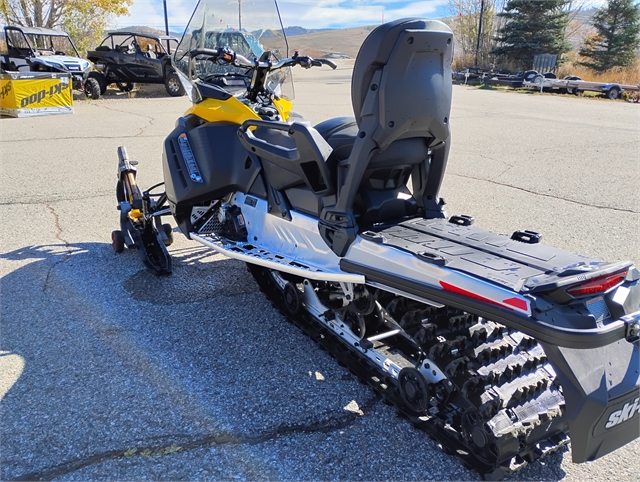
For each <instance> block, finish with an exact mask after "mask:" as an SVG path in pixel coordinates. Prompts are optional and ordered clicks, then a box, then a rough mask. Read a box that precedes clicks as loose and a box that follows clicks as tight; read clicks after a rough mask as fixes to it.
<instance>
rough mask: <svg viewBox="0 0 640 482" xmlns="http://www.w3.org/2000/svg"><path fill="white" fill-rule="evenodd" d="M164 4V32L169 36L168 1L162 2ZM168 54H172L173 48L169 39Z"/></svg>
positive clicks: (163, 0)
mask: <svg viewBox="0 0 640 482" xmlns="http://www.w3.org/2000/svg"><path fill="white" fill-rule="evenodd" d="M162 3H163V4H164V31H165V32H166V34H167V37H168V36H169V17H168V15H167V0H162ZM167 53H169V54H171V46H170V45H169V39H167Z"/></svg>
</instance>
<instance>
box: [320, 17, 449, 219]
mask: <svg viewBox="0 0 640 482" xmlns="http://www.w3.org/2000/svg"><path fill="white" fill-rule="evenodd" d="M451 43H452V34H451V32H450V30H449V29H448V27H446V26H445V25H444V24H442V23H441V22H437V21H429V20H424V19H402V20H397V21H395V22H391V23H388V24H384V25H381V26H380V27H377V28H376V29H375V30H374V31H373V32H372V33H371V34H370V35H369V36H368V37H367V39H366V40H365V42H364V43H363V45H362V47H361V49H360V52H359V53H358V57H357V59H356V63H355V65H354V69H353V75H352V80H351V101H352V105H353V110H354V114H355V118H345V117H343V118H337V119H331V120H329V121H325V122H323V123H321V124H318V125H317V126H316V129H317V130H318V131H319V132H320V133H321V135H322V136H323V137H324V138H325V139H326V140H327V142H328V143H329V145H330V146H331V147H332V148H333V150H334V153H333V154H332V157H335V158H337V160H338V162H340V161H346V163H348V164H349V170H354V167H356V166H357V167H358V168H359V169H355V170H357V171H362V174H361V178H360V180H359V183H358V186H357V187H358V193H359V194H358V197H359V198H362V197H363V196H362V195H363V194H364V193H363V192H362V190H363V189H374V190H376V191H384V190H386V191H388V193H387V199H384V198H383V197H381V196H380V194H377V195H376V196H375V198H376V202H375V204H377V205H376V206H370V210H371V211H375V212H376V213H377V214H376V215H374V216H371V215H368V216H364V217H363V216H360V219H361V221H359V224H361V225H362V224H363V222H362V221H363V220H365V219H366V222H367V223H368V222H378V221H382V220H383V219H381V217H380V216H382V213H384V217H385V218H388V217H403V216H407V215H413V214H415V212H416V211H417V204H415V203H414V204H411V203H407V202H406V200H405V199H404V198H405V196H404V192H403V195H402V196H400V198H401V199H399V196H398V191H397V189H398V188H400V187H401V186H400V184H403V181H406V180H407V179H408V177H409V175H410V174H411V170H412V169H413V166H415V165H419V164H421V163H422V162H424V161H425V160H426V159H427V158H428V156H429V148H430V147H431V146H434V145H436V144H438V143H440V142H442V141H445V140H447V139H448V137H449V127H448V116H449V109H450V100H451V89H450V86H449V89H448V90H447V85H446V80H445V79H444V76H445V73H444V70H445V65H444V64H445V63H446V62H449V61H450V58H444V57H449V55H450V52H451V48H450V47H451ZM443 53H448V54H449V55H442V54H443ZM374 77H375V78H376V80H374ZM372 92H373V93H375V94H376V95H373V96H371V95H370V97H371V100H370V101H369V104H367V95H369V94H370V93H372ZM376 104H377V105H376ZM367 131H369V132H367ZM362 133H364V134H365V137H364V138H361V139H364V140H361V141H360V142H359V143H360V144H361V145H362V147H363V148H362V149H361V150H360V151H359V152H358V153H356V154H353V153H352V151H353V147H354V145H356V143H357V142H358V136H359V135H362ZM366 134H369V135H370V137H371V139H370V141H369V142H367V140H368V139H369V136H366ZM347 159H348V160H347ZM348 190H349V189H348ZM351 196H353V193H351ZM364 197H365V198H368V199H369V201H365V202H364V203H363V200H362V199H356V198H355V197H354V198H353V199H354V202H355V204H356V205H357V206H356V208H357V209H356V211H358V213H357V214H359V215H361V214H362V211H363V210H364V211H366V210H367V207H366V204H367V203H368V202H373V201H371V199H373V198H372V197H371V196H367V195H366V194H365V195H364ZM354 202H350V203H347V204H348V206H345V207H354ZM383 205H384V207H383ZM394 206H395V207H394ZM369 214H371V213H369Z"/></svg>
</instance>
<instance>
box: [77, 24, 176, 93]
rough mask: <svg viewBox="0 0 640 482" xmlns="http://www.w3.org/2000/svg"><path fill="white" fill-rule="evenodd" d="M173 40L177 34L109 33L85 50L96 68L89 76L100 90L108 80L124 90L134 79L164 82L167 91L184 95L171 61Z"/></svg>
mask: <svg viewBox="0 0 640 482" xmlns="http://www.w3.org/2000/svg"><path fill="white" fill-rule="evenodd" d="M177 44H178V39H177V38H175V37H169V36H164V35H152V34H142V33H135V32H113V33H110V34H109V35H108V36H107V37H106V38H105V39H104V40H103V41H102V43H101V44H100V45H99V46H98V47H96V49H95V50H91V51H89V52H88V53H87V57H88V58H89V60H91V61H92V62H93V63H94V65H95V67H96V70H97V71H96V72H91V75H90V76H91V77H92V78H94V79H96V80H97V81H98V83H99V84H100V91H101V92H102V93H103V94H104V92H105V91H106V89H107V86H108V85H110V84H116V85H117V86H118V88H119V89H120V90H121V91H123V92H128V91H130V90H132V89H133V86H134V83H144V84H164V85H165V88H166V89H167V93H168V94H169V95H171V96H181V95H184V88H183V87H182V84H181V83H180V80H179V78H178V76H177V74H176V72H175V69H174V68H173V67H172V65H171V53H172V51H173V49H174V48H175V47H176V45H177Z"/></svg>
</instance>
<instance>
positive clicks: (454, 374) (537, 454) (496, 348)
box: [247, 264, 568, 480]
mask: <svg viewBox="0 0 640 482" xmlns="http://www.w3.org/2000/svg"><path fill="white" fill-rule="evenodd" d="M247 266H248V268H249V272H250V273H251V274H252V275H253V277H254V279H255V280H256V282H257V283H258V285H259V287H260V289H261V291H262V292H263V293H264V294H265V296H266V297H267V298H268V299H269V301H270V302H271V303H272V305H273V306H274V307H275V308H276V309H277V310H278V311H279V312H280V313H281V314H282V315H283V316H284V317H285V318H286V319H287V320H288V321H290V322H291V323H293V324H295V325H296V326H298V328H300V329H301V331H302V332H303V333H305V334H306V335H308V336H309V337H310V338H311V339H313V340H314V341H315V342H316V343H317V344H318V345H319V346H320V348H322V349H324V350H326V351H327V352H328V353H329V354H330V355H331V356H332V357H334V358H336V360H337V361H338V363H339V364H341V365H344V366H345V367H347V368H348V369H349V371H351V372H352V373H353V374H354V375H356V376H357V377H358V378H359V379H360V380H361V381H362V382H363V383H365V384H367V385H369V386H371V387H372V388H373V389H374V390H375V391H376V392H377V393H379V394H380V395H381V396H382V397H383V400H384V402H385V403H387V404H388V405H392V406H394V407H395V408H396V411H397V413H398V415H399V416H402V417H404V418H406V419H407V420H409V422H410V423H411V424H412V426H414V427H416V428H419V429H421V430H423V431H424V432H426V433H427V434H428V435H430V436H431V437H432V438H434V439H435V440H436V441H437V442H438V443H439V444H440V446H441V448H442V450H443V451H444V452H445V453H446V454H448V455H455V456H456V457H458V458H459V459H460V461H461V462H462V463H463V465H465V466H466V467H468V468H470V469H472V470H475V471H477V472H478V473H480V474H481V475H482V476H483V477H484V478H485V480H500V479H502V478H503V477H504V476H506V475H508V474H511V473H514V472H516V471H517V470H519V469H521V468H522V467H524V466H525V465H527V464H528V463H531V462H534V461H535V460H537V459H539V458H541V457H544V456H546V455H548V454H549V453H552V452H554V451H556V450H557V449H559V448H560V447H562V446H564V445H566V444H567V443H568V437H567V435H566V434H565V432H564V431H565V430H566V422H565V421H564V419H563V417H562V416H561V415H562V411H563V410H562V408H563V407H562V405H563V399H562V397H561V394H560V393H559V391H558V390H557V387H555V386H554V380H553V379H554V377H553V376H552V375H549V374H548V373H547V372H546V371H545V367H546V366H548V364H546V363H545V361H546V357H544V352H543V351H542V348H541V347H540V346H539V345H538V343H537V342H536V341H535V340H534V339H533V338H530V337H528V336H526V335H523V334H521V333H518V332H511V331H508V330H507V329H506V328H505V327H504V326H502V325H499V324H497V323H493V322H486V323H485V324H484V325H482V327H481V328H480V327H479V326H480V325H477V319H475V318H474V317H473V315H470V314H467V313H464V314H462V315H457V316H447V317H442V316H441V317H440V319H439V321H437V322H436V323H427V324H425V323H423V320H424V318H425V317H429V315H433V313H426V312H427V311H428V312H431V311H432V310H436V309H433V308H430V307H427V308H426V310H411V309H409V310H404V311H405V313H404V315H403V317H402V319H401V320H400V324H401V325H402V326H403V327H404V328H405V331H406V332H407V333H410V334H411V335H412V336H414V338H418V339H420V338H421V337H422V340H423V341H424V342H425V345H423V346H427V347H430V348H429V350H428V353H429V358H431V359H432V360H434V361H435V362H436V363H437V364H438V366H439V367H440V368H441V369H442V370H443V371H444V372H445V373H447V376H449V379H450V380H451V382H453V384H454V386H455V390H454V391H453V393H454V395H453V396H457V397H458V399H462V398H464V400H463V401H462V403H461V404H465V403H466V404H467V407H463V408H462V411H465V410H468V409H471V411H474V412H476V415H478V417H477V419H478V423H479V424H480V425H482V424H484V422H486V421H490V424H489V425H491V426H492V428H493V431H494V433H496V432H497V433H500V434H502V436H503V437H505V440H506V439H509V438H510V439H511V444H512V445H513V444H514V443H515V444H516V447H517V448H516V449H515V453H516V454H517V455H515V456H509V457H508V459H507V460H504V459H505V458H504V457H502V459H501V461H500V462H499V461H498V459H496V457H495V456H494V454H493V453H491V452H490V451H488V450H487V448H488V447H487V448H484V449H479V448H478V446H474V445H473V444H470V443H469V442H468V440H473V438H472V437H470V436H468V434H467V436H466V437H465V434H464V433H463V430H462V427H461V421H462V420H463V419H465V420H467V418H465V416H464V414H463V413H462V412H461V410H460V408H459V407H456V405H455V404H452V403H448V404H446V407H453V409H451V408H449V409H443V406H442V404H440V409H439V410H438V409H436V408H435V407H432V410H433V412H437V413H436V415H435V416H431V417H426V416H418V415H416V414H415V413H414V412H412V411H410V410H408V409H407V408H406V407H405V405H404V403H403V401H402V398H401V397H400V394H399V392H398V389H397V386H396V380H395V379H394V378H392V377H389V376H388V374H386V373H384V372H382V371H381V370H380V369H379V367H378V366H376V365H375V364H373V363H372V362H370V361H369V360H368V359H367V358H366V357H363V356H361V355H360V354H359V352H357V351H356V350H354V349H353V348H351V347H350V346H349V345H348V344H347V343H346V342H345V341H344V340H343V339H342V338H340V337H339V336H338V335H336V334H334V333H333V332H332V331H330V330H328V329H327V328H326V327H325V326H324V325H323V324H322V323H320V322H318V321H317V320H316V319H315V318H314V317H313V316H310V315H309V314H307V313H306V312H304V311H302V310H301V312H300V313H299V314H297V315H296V316H292V315H291V314H290V313H289V311H288V310H287V308H286V306H285V303H284V299H283V294H282V290H281V289H280V287H279V286H278V285H277V283H276V282H275V281H274V280H273V278H272V276H271V275H270V273H269V270H268V269H266V268H262V267H258V266H255V265H250V264H248V265H247ZM397 299H401V298H397ZM421 306H422V307H425V305H421ZM399 311H401V310H399ZM436 318H437V317H436ZM412 324H413V325H416V326H418V329H417V330H412V328H411V325H412ZM420 327H423V328H422V330H423V333H422V334H417V331H420ZM470 328H472V329H471V330H470ZM425 330H426V331H427V333H424V331H425ZM412 331H413V333H412ZM429 332H430V333H429ZM461 333H464V334H465V335H466V336H464V335H461ZM443 335H447V336H443ZM429 336H430V337H431V339H430V340H431V341H430V340H429ZM470 341H471V342H472V343H469V342H470ZM470 345H471V347H472V348H469V346H470ZM516 345H517V346H518V349H519V350H521V351H520V353H522V355H521V356H520V357H518V356H514V355H513V354H511V353H512V351H513V347H514V346H516ZM470 374H475V376H471V375H470ZM551 388H553V390H551ZM505 398H506V399H507V403H506V405H507V408H506V409H505V408H500V406H501V405H504V400H505ZM458 401H459V400H458ZM461 404H458V405H461ZM432 405H435V402H434V403H432ZM541 405H542V406H548V407H556V410H555V411H554V410H550V411H549V412H548V413H539V411H540V406H541ZM474 408H475V409H477V410H474ZM432 410H428V412H429V413H432ZM520 419H522V420H527V422H526V423H525V424H521V423H515V424H514V420H515V421H519V420H520ZM467 426H469V423H468V422H467ZM452 427H457V429H456V430H454V429H453V428H452ZM471 428H473V427H471ZM549 434H552V435H551V436H549ZM496 440H498V441H501V440H502V439H500V438H498V439H496ZM507 445H509V444H508V443H507Z"/></svg>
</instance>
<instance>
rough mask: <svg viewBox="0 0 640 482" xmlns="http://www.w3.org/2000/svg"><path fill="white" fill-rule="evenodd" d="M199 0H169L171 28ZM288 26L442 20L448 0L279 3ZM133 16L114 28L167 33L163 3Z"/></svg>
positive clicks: (150, 2) (137, 7)
mask: <svg viewBox="0 0 640 482" xmlns="http://www.w3.org/2000/svg"><path fill="white" fill-rule="evenodd" d="M197 3H198V2H197V0H167V11H168V16H169V29H170V30H172V31H175V32H182V30H183V29H184V27H185V25H186V23H187V22H188V21H189V18H190V17H191V13H192V12H193V9H194V8H195V5H196V4H197ZM278 5H279V7H280V13H281V15H282V21H283V23H284V25H285V26H294V25H298V26H301V27H305V28H341V27H356V26H360V25H371V24H376V23H380V22H381V20H382V15H383V11H384V20H385V21H389V20H394V19H396V18H402V17H433V18H435V17H442V16H445V15H447V13H448V8H447V0H422V1H413V2H411V1H403V0H351V1H340V0H278ZM129 11H130V13H131V15H130V16H122V17H119V18H116V19H115V20H114V21H113V22H112V23H111V27H113V28H122V27H129V26H133V25H146V26H149V27H154V28H158V29H161V30H164V13H163V3H162V0H134V3H133V5H132V6H131V7H129Z"/></svg>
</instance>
